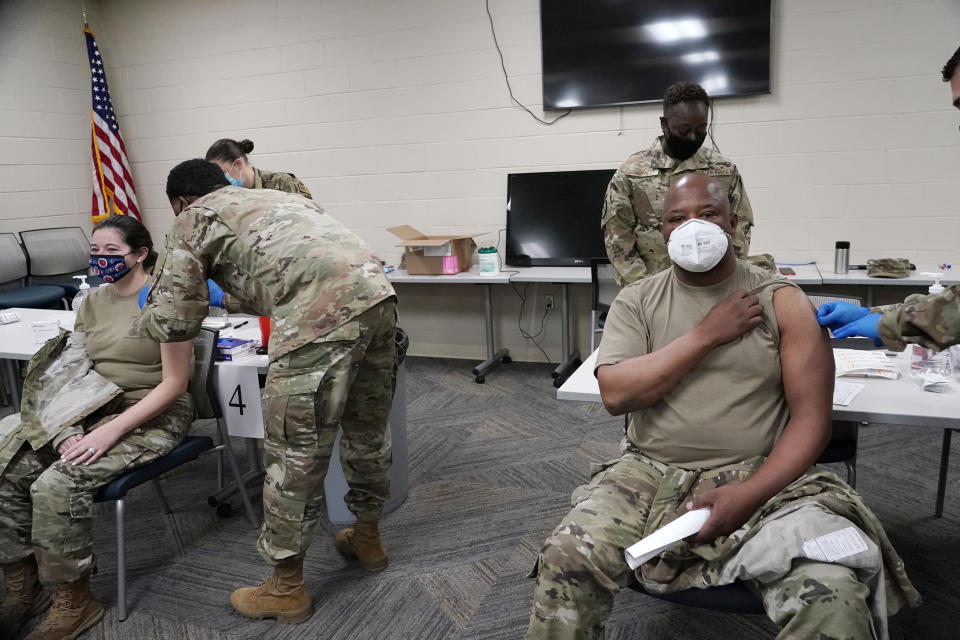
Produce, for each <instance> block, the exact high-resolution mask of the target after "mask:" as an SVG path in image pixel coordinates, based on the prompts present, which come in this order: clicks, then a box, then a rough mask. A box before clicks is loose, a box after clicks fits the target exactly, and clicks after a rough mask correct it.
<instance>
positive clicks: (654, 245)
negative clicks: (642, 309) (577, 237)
mask: <svg viewBox="0 0 960 640" xmlns="http://www.w3.org/2000/svg"><path fill="white" fill-rule="evenodd" d="M662 142H663V139H662V137H660V138H657V140H656V141H654V143H653V145H652V146H651V147H650V148H649V149H646V150H645V151H638V152H637V153H635V154H633V155H632V156H630V157H629V158H627V160H626V161H625V162H624V163H623V164H622V165H620V168H619V169H617V172H616V173H615V174H614V175H613V178H612V179H611V180H610V186H609V187H607V195H606V198H605V199H604V202H603V218H602V219H601V223H600V224H601V226H602V227H603V242H604V244H605V245H606V247H607V256H609V258H610V262H611V264H613V266H614V268H615V269H616V270H617V282H618V283H619V284H620V285H621V286H623V285H625V284H629V283H631V282H635V281H637V280H639V279H640V278H643V277H646V276H648V275H653V274H655V273H658V272H660V271H663V270H664V269H666V268H667V267H669V266H670V258H669V256H668V255H667V245H666V243H665V242H664V240H663V236H662V235H661V233H660V222H661V221H660V218H661V215H662V214H663V202H664V200H665V199H666V197H667V189H669V188H670V185H671V184H673V182H675V181H676V180H677V179H678V178H680V177H681V176H683V175H685V174H687V173H705V174H707V175H709V176H711V177H713V178H715V179H716V180H717V181H718V182H719V183H720V184H721V185H723V187H724V188H725V189H726V191H727V195H728V196H729V198H730V213H732V214H735V215H736V216H737V217H738V218H739V223H738V224H737V230H736V233H735V234H734V236H733V245H734V248H735V249H736V251H737V255H738V256H746V255H747V253H748V252H749V250H750V229H751V227H753V210H752V209H751V208H750V200H749V199H748V198H747V192H746V189H745V188H744V186H743V181H742V180H741V179H740V173H739V172H738V171H737V167H736V166H735V165H734V164H733V162H731V161H730V160H728V159H726V158H725V157H723V156H722V155H720V154H719V153H717V152H716V151H713V150H711V149H705V148H703V147H701V148H700V149H699V150H698V151H697V152H696V153H695V154H693V155H692V156H691V157H689V158H687V159H686V160H683V161H678V160H676V159H675V158H671V157H670V156H668V155H667V154H666V153H665V152H664V150H663V144H662Z"/></svg>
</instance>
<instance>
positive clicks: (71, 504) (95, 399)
mask: <svg viewBox="0 0 960 640" xmlns="http://www.w3.org/2000/svg"><path fill="white" fill-rule="evenodd" d="M86 304H90V302H89V301H88V302H87V303H86ZM91 367H92V361H91V360H90V358H89V356H88V355H87V353H86V347H85V341H84V335H83V333H82V332H79V331H76V332H73V333H71V334H69V336H68V335H66V334H65V333H64V334H63V335H61V337H60V338H59V339H57V340H51V341H49V342H48V343H47V344H45V345H44V346H43V348H41V350H40V351H39V352H38V353H37V354H36V355H35V356H34V357H33V358H32V359H31V361H30V364H29V365H28V371H27V376H26V378H25V380H24V394H23V403H22V405H21V408H22V412H21V413H19V414H14V415H11V416H8V417H7V418H4V420H3V421H2V422H0V472H2V475H0V564H8V563H11V562H16V561H19V560H23V559H25V558H27V557H29V556H30V554H31V553H36V554H37V561H38V565H39V567H40V571H41V574H42V575H43V576H44V577H45V578H47V579H49V580H52V581H55V582H72V581H74V580H77V579H78V578H81V577H83V576H84V575H86V574H88V573H89V572H90V571H91V570H92V568H93V566H94V558H93V553H92V524H93V520H92V519H93V496H94V494H95V493H96V491H97V489H98V488H99V487H101V486H103V485H105V484H107V483H108V482H110V480H112V479H113V478H115V477H116V476H118V475H120V474H121V473H123V472H125V471H127V470H129V469H131V468H133V467H136V466H140V465H143V464H146V463H148V462H150V461H152V460H155V459H157V458H159V457H161V456H163V455H165V454H167V453H169V452H170V451H171V450H172V449H173V448H174V447H176V446H177V444H179V442H181V441H182V440H183V437H184V436H185V435H186V433H187V430H188V429H189V427H190V423H191V422H192V420H193V402H192V399H191V398H190V396H189V394H183V395H182V396H180V397H179V398H178V399H177V400H176V401H174V403H173V404H172V405H171V406H170V407H169V408H168V409H167V410H166V411H165V412H164V413H163V414H161V415H159V416H157V417H156V418H153V419H151V420H149V421H147V422H146V423H144V424H143V425H141V426H140V427H138V428H136V429H134V430H133V431H130V432H128V433H127V434H125V435H124V436H123V437H122V438H120V440H119V441H117V443H116V444H115V445H114V446H113V447H111V448H110V450H109V451H108V452H106V453H105V454H104V455H103V456H101V457H100V459H98V460H97V461H96V462H94V463H93V464H89V465H84V464H80V465H76V466H74V465H73V464H72V463H69V462H65V461H62V460H61V459H60V455H59V454H58V453H57V451H56V447H57V446H58V445H59V444H60V443H61V442H63V441H64V440H65V439H66V438H68V437H69V436H71V435H75V434H82V433H87V432H90V431H92V430H93V429H95V428H97V427H99V426H100V425H102V424H105V423H106V422H109V421H110V420H112V419H113V418H115V417H116V416H117V415H118V414H119V413H121V412H123V411H125V410H126V409H128V408H129V407H131V406H133V405H134V404H136V403H137V402H138V401H139V400H140V399H141V398H143V397H144V396H145V395H146V393H148V391H146V390H142V389H141V390H136V391H129V392H126V393H122V394H121V390H120V389H119V388H118V387H117V386H116V385H115V384H113V383H112V382H110V381H109V380H107V379H106V378H104V377H102V376H100V375H99V374H97V373H96V372H95V371H93V370H92V369H91Z"/></svg>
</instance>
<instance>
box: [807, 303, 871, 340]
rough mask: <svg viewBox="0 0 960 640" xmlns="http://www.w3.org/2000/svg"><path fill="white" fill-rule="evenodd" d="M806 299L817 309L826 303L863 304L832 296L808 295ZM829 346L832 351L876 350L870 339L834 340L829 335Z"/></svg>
mask: <svg viewBox="0 0 960 640" xmlns="http://www.w3.org/2000/svg"><path fill="white" fill-rule="evenodd" d="M807 298H809V299H810V302H811V303H813V306H814V307H815V308H817V309H819V308H820V305H823V304H826V303H828V302H837V301H841V302H849V303H850V304H857V305H860V304H863V302H862V301H861V299H860V298H858V297H856V296H833V295H810V294H807ZM830 345H831V346H832V347H833V348H834V349H859V350H861V351H869V350H871V349H876V348H877V347H876V345H875V344H873V340H871V339H870V338H834V337H833V336H832V334H831V337H830Z"/></svg>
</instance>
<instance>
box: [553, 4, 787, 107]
mask: <svg viewBox="0 0 960 640" xmlns="http://www.w3.org/2000/svg"><path fill="white" fill-rule="evenodd" d="M771 15H772V14H771V9H770V0H728V1H725V2H723V1H720V0H629V1H628V0H590V1H589V2H584V1H583V0H540V34H541V39H542V45H543V105H544V108H546V109H553V110H560V109H580V108H584V107H600V106H612V105H624V104H633V103H638V102H655V101H657V100H662V99H663V92H664V91H665V90H666V88H667V87H669V86H670V85H671V84H673V83H674V82H681V81H684V82H697V83H699V84H701V85H702V86H703V88H704V89H706V91H707V93H708V94H709V95H710V96H744V95H752V94H758V93H770V22H771Z"/></svg>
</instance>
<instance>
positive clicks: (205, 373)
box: [190, 329, 221, 419]
mask: <svg viewBox="0 0 960 640" xmlns="http://www.w3.org/2000/svg"><path fill="white" fill-rule="evenodd" d="M219 337H220V332H219V331H215V330H213V329H201V330H200V335H198V336H197V337H196V338H194V339H193V376H192V377H191V378H190V395H192V396H193V406H194V407H195V408H196V411H197V417H198V418H200V419H206V418H219V417H220V416H221V413H220V403H219V402H218V401H217V391H216V386H215V385H214V373H215V370H214V367H215V366H216V353H217V340H218V338H219Z"/></svg>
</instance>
